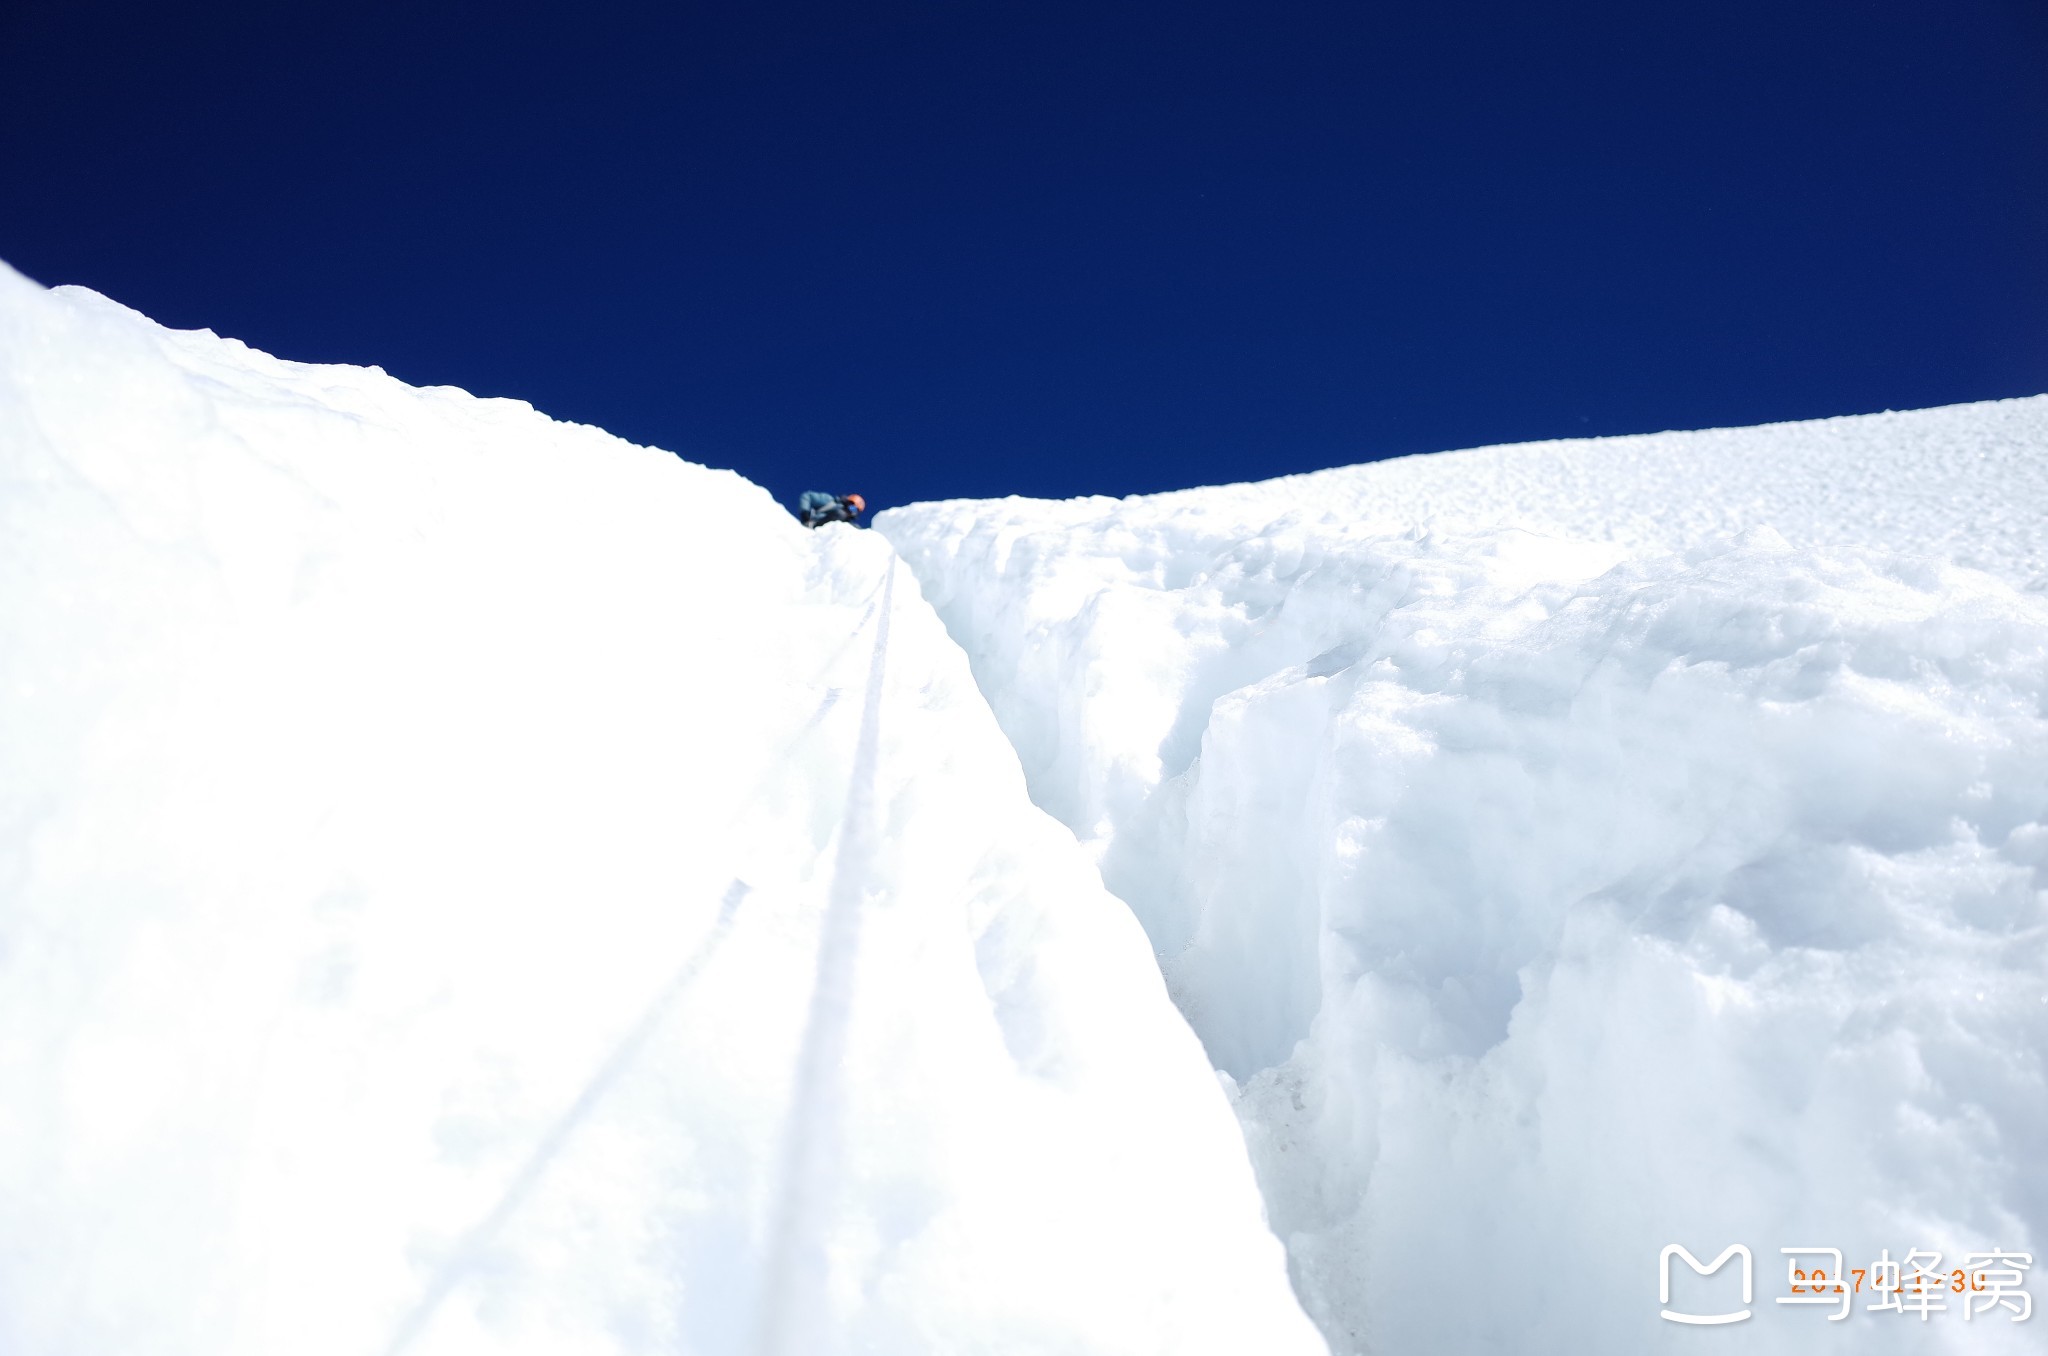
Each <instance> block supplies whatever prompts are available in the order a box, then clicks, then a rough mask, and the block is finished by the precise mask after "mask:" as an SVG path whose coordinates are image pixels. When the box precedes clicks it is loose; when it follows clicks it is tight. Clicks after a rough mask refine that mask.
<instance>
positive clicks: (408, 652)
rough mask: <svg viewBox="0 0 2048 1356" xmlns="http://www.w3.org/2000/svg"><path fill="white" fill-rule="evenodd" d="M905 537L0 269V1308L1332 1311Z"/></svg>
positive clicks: (954, 1323) (1085, 1339)
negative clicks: (824, 1069)
mask: <svg viewBox="0 0 2048 1356" xmlns="http://www.w3.org/2000/svg"><path fill="white" fill-rule="evenodd" d="M894 562H895V558H894V556H893V555H892V553H891V552H890V550H889V548H888V547H887V545H886V543H884V542H883V541H882V540H881V539H880V538H878V537H875V536H874V535H872V534H868V533H856V532H853V531H851V530H849V529H843V528H831V529H827V530H824V531H821V532H818V533H809V532H805V531H803V530H802V529H801V528H799V527H798V526H797V525H796V524H795V523H794V522H793V521H792V520H791V519H790V517H789V515H788V514H787V513H785V512H784V511H782V510H781V509H780V508H779V507H777V506H776V505H775V504H774V503H773V502H771V500H770V499H769V497H768V496H767V494H766V493H764V492H763V491H761V490H760V489H758V488H756V487H754V486H752V485H750V484H748V483H746V482H745V481H743V480H741V479H740V478H739V477H737V476H735V475H733V474H731V473H729V472H723V471H712V470H707V469H705V468H702V467H698V466H692V465H689V464H686V463H684V462H681V461H678V460H677V459H675V458H673V457H671V456H669V455H667V454H665V453H658V452H655V451H652V450H649V449H645V448H639V447H634V446H631V445H628V444H626V443H623V442H621V441H619V440H617V439H615V438H612V437H610V436H609V435H606V434H603V433H600V432H598V431H597V430H594V429H589V428H582V427H577V426H572V425H564V424H559V423H555V422H553V421H550V420H547V419H545V418H543V417H541V416H540V415H537V414H536V413H534V412H533V411H532V410H531V409H530V408H528V407H527V406H525V405H523V404H520V403H518V402H513V401H503V400H478V399H473V398H471V397H470V396H468V395H465V394H463V393H462V392H459V391H454V390H449V389H429V390H416V389H413V388H410V387H407V386H405V385H403V384H402V383H400V382H397V381H395V380H393V379H391V378H389V377H387V376H385V375H384V374H383V373H381V372H378V371H376V370H374V369H371V370H367V371H366V370H362V369H354V368H344V367H317V366H307V365H302V364H295V363H288V362H281V361H278V360H276V359H272V358H269V357H266V356H265V355H263V354H260V353H256V352H254V351H252V350H250V349H248V348H246V347H244V346H242V345H240V344H237V343H234V342H232V341H227V340H221V339H217V338H215V337H214V336H213V335H211V334H208V333H204V332H199V333H173V332H170V331H166V330H163V329H161V328H158V327H156V326H154V325H152V324H150V323H149V322H147V321H146V320H144V319H142V318H141V317H139V316H137V315H135V314H133V313H132V312H128V311H126V310H124V309H122V308H120V307H118V306H116V305H114V304H113V303H111V302H108V301H106V300H104V299H103V298H100V297H98V296H95V295H93V294H91V293H88V292H84V291H81V290H77V289H68V288H67V289H58V290H56V291H50V292H46V291H44V290H42V289H40V288H38V287H36V286H34V285H33V284H30V283H28V282H27V281H25V280H23V279H21V278H20V277H19V276H18V275H15V274H12V273H9V272H6V271H5V270H4V269H0V765H4V769H5V776H4V778H0V1108H4V1112H0V1351H9V1352H35V1353H38V1356H106V1353H110V1352H117V1351H118V1352H134V1353H163V1354H165V1356H171V1354H174V1353H190V1354H191V1356H235V1354H236V1353H248V1354H249V1356H274V1354H275V1353H279V1352H287V1351H289V1352H302V1353H308V1356H314V1354H315V1353H327V1352H332V1353H344V1352H346V1353H355V1354H357V1356H362V1354H365V1353H397V1352H409V1353H413V1352H416V1353H431V1352H506V1353H510V1352H563V1351H576V1352H581V1353H605V1352H620V1353H624V1352H654V1351H660V1352H688V1353H706V1354H707V1356H709V1354H712V1353H717V1354H719V1356H724V1354H725V1353H737V1352H754V1351H771V1350H778V1349H785V1350H786V1349H801V1350H804V1351H806V1352H814V1353H820V1354H821V1356H822V1354H825V1353H833V1352H853V1351H869V1352H892V1353H893V1352H904V1353H915V1352H932V1353H941V1352H943V1353H949V1354H950V1353H969V1352H987V1353H1004V1354H1005V1356H1009V1354H1010V1353H1030V1352H1045V1353H1053V1352H1059V1353H1074V1352H1086V1353H1181V1352H1190V1353H1215V1354H1216V1356H1239V1354H1240V1353H1243V1352H1248V1351H1260V1352H1278V1353H1302V1354H1303V1356H1307V1354H1308V1353H1313V1352H1317V1351H1320V1350H1322V1343H1321V1341H1320V1339H1319V1338H1318V1337H1317V1335H1316V1333H1315V1330H1314V1329H1313V1328H1312V1327H1311V1325H1310V1324H1309V1322H1308V1320H1307V1319H1306V1318H1305V1317H1304V1316H1303V1314H1302V1312H1301V1310H1300V1308H1299V1306H1298V1305H1297V1303H1296V1301H1295V1299H1294V1296H1293V1295H1292V1294H1291V1293H1290V1291H1289V1289H1288V1285H1287V1276H1286V1271H1285V1264H1284V1258H1283V1255H1282V1251H1281V1248H1280V1246H1279V1244H1278V1243H1277V1242H1276V1241H1275V1240H1274V1239H1273V1237H1272V1236H1271V1234H1270V1233H1269V1232H1268V1231H1267V1230H1266V1229H1265V1227H1264V1225H1263V1222H1262V1218H1261V1213H1260V1212H1261V1204H1260V1200H1259V1197H1258V1194H1257V1189H1256V1185H1255V1182H1254V1179H1253V1175H1252V1171H1251V1168H1250V1165H1249V1163H1248V1161H1247V1159H1246V1154H1245V1148H1244V1143H1243V1140H1242V1137H1241V1133H1240V1130H1239V1127H1238V1125H1237V1123H1236V1121H1235V1120H1234V1118H1233V1117H1232V1115H1231V1112H1230V1107H1229V1103H1228V1101H1227V1099H1226V1097H1225V1095H1224V1093H1223V1092H1222V1091H1221V1090H1220V1089H1219V1087H1218V1084H1217V1080H1216V1078H1215V1076H1214V1074H1213V1073H1212V1071H1211V1070H1210V1068H1209V1067H1208V1065H1207V1063H1206V1062H1205V1060H1204V1059H1203V1056H1202V1051H1201V1048H1200V1046H1199V1044H1198V1043H1197V1041H1196V1040H1195V1038H1194V1037H1193V1035H1192V1034H1191V1033H1190V1032H1189V1030H1188V1029H1187V1026H1186V1025H1185V1023H1184V1022H1183V1021H1182V1019H1181V1018H1180V1017H1179V1015H1178V1014H1176V1013H1175V1012H1174V1010H1173V1008H1172V1006H1171V1004H1170V1003H1169V1002H1168V1000H1167V995H1166V993H1165V990H1164V987H1163V985H1162V984H1161V983H1160V980H1159V977H1158V973H1157V970H1156V967H1155V965H1154V963H1153V961H1152V958H1151V955H1150V953H1149V949H1148V948H1147V945H1146V942H1145V938H1144V936H1143V934H1142V932H1141V931H1140V929H1139V928H1138V927H1137V925H1136V924H1135V923H1134V922H1132V920H1131V918H1130V916H1129V913H1128V911H1127V910H1126V909H1125V908H1124V907H1123V906H1122V905H1120V904H1119V903H1117V901H1116V900H1115V899H1114V898H1112V897H1111V896H1110V895H1108V894H1107V893H1106V892H1105V891H1104V890H1103V888H1102V886H1101V883H1100V880H1099V878H1098V877H1097V875H1096V873H1095V871H1094V869H1093V867H1092V866H1091V864H1090V863H1089V861H1088V860H1087V858H1086V856H1085V855H1084V854H1083V853H1082V852H1081V851H1080V849H1079V848H1078V847H1077V845H1076V844H1075V842H1074V840H1073V837H1072V835H1071V834H1070V833H1069V832H1068V831H1067V830H1065V829H1063V828H1061V827H1060V826H1059V825H1058V824H1056V823H1055V822H1054V821H1053V820H1051V819H1050V818H1048V817H1047V816H1045V815H1044V814H1043V813H1042V812H1040V811H1039V810H1037V809H1035V808H1033V807H1032V806H1031V805H1030V804H1029V802H1028V800H1027V798H1026V794H1025V790H1024V786H1023V781H1022V777H1021V775H1020V773H1019V770H1018V767H1017V762H1016V757H1015V755H1014V753H1013V752H1012V751H1011V750H1010V748H1009V746H1008V744H1007V743H1006V742H1005V740H1004V738H1003V736H1002V734H1001V732H1000V731H999V729H998V728H997V726H996V725H995V722H994V721H993V719H992V718H991V717H990V715H989V712H988V709H987V707H986V705H985V703H984V701H983V699H982V697H981V696H980V695H979V693H978V692H977V691H976V689H975V686H974V683H973V681H972V679H971V677H970V675H969V672H968V669H967V665H966V663H965V660H964V658H963V657H962V655H961V654H960V652H959V650H958V649H957V648H956V647H955V646H954V645H953V643H952V642H951V641H950V640H949V639H948V638H947V636H946V634H945V632H944V630H943V628H942V627H941V625H940V623H939V622H938V620H937V619H936V617H935V616H934V615H933V614H932V612H931V611H930V609H929V608H928V607H926V606H925V605H924V604H923V603H922V601H921V600H919V599H918V597H917V596H916V591H915V590H914V589H911V588H908V587H899V588H897V589H896V590H895V594H894V598H893V603H892V604H891V605H890V611H889V613H888V615H887V618H886V624H887V626H888V630H889V636H890V640H889V653H888V663H887V665H886V667H885V668H883V667H880V666H879V665H878V663H877V660H876V638H877V635H878V633H879V631H880V629H881V628H882V626H883V624H884V618H883V616H882V612H881V609H882V608H883V607H884V605H885V600H886V599H887V598H888V595H887V593H886V592H885V589H884V581H885V579H886V578H887V576H888V573H889V572H890V571H891V570H892V569H893V568H895V564H894ZM904 582H905V583H906V584H907V582H908V581H907V578H906V580H905V581H904ZM877 672H879V673H880V674H881V678H880V680H879V681H880V684H881V686H880V688H879V690H876V689H875V688H874V687H873V685H872V683H871V679H872V677H873V675H874V674H876V673H877ZM871 697H872V701H871ZM870 706H872V714H873V719H872V720H871V721H869V722H867V724H866V728H868V730H869V732H870V741H871V748H870V753H871V760H870V762H869V771H870V772H871V780H869V779H867V778H866V777H861V778H859V779H857V778H856V774H857V771H858V770H857V768H856V761H855V752H856V747H857V744H858V742H859V740H860V738H861V731H862V729H863V725H864V723H863V711H864V709H867V708H869V707H870ZM863 805H864V806H865V807H866V808H865V809H864V810H863V809H862V808H861V807H862V806H863ZM850 806H851V807H852V808H851V810H850V809H849V807H850ZM855 834H858V835H860V837H861V845H860V847H859V850H857V851H855V850H847V851H842V850H841V845H842V843H843V842H845V841H846V840H847V839H848V838H849V837H850V836H851V835H855ZM835 863H838V864H840V867H841V868H842V875H841V878H840V879H839V880H838V883H837V885H836V886H835ZM849 864H851V865H849ZM845 870H851V871H853V872H855V873H857V874H856V877H855V878H850V879H849V878H846V877H845V876H844V875H843V872H844V871H845ZM835 897H836V898H837V899H839V900H840V902H841V903H842V904H843V905H844V906H845V907H846V908H850V909H852V910H853V911H855V913H856V915H857V920H856V921H857V923H858V926H857V928H852V929H849V930H847V931H846V932H845V934H844V935H843V940H844V941H845V942H846V945H845V947H844V948H843V949H841V950H840V951H838V952H835V953H834V956H833V958H832V959H831V961H830V963H829V964H821V962H820V959H819V953H820V947H821V937H822V934H823V931H824V929H825V926H826V920H827V918H828V915H829V914H830V912H831V911H830V909H828V901H829V900H832V899H834V898H835ZM821 976H829V978H830V979H831V982H832V984H833V985H834V986H836V987H835V989H834V992H833V993H832V994H831V995H829V997H830V999H831V1001H830V1002H826V1001H823V1000H821V999H820V998H819V997H818V984H819V981H820V978H821ZM820 1014H822V1016H821V1015H820ZM821 1021H822V1022H824V1023H825V1024H826V1027H827V1029H826V1030H825V1031H824V1032H823V1034H822V1035H820V1036H819V1037H818V1038H817V1039H816V1040H815V1041H812V1042H811V1045H813V1046H815V1047H816V1048H817V1049H818V1050H819V1051H821V1053H819V1054H817V1055H815V1056H814V1062H821V1063H826V1064H829V1065H830V1066H831V1067H830V1069H829V1073H830V1074H831V1075H832V1076H831V1077H829V1078H821V1081H818V1082H817V1084H816V1086H815V1087H814V1089H813V1095H811V1096H810V1098H809V1100H808V1101H807V1102H805V1105H806V1106H808V1107H809V1108H810V1109H811V1111H812V1112H813V1113H815V1119H812V1118H810V1117H807V1118H806V1119H805V1120H804V1121H803V1122H802V1123H800V1124H794V1125H793V1124H792V1122H791V1115H790V1108H791V1107H792V1106H793V1105H794V1104H796V1102H797V1100H798V1098H799V1096H800V1095H801V1090H800V1089H799V1087H798V1086H797V1083H798V1077H797V1069H798V1065H799V1050H800V1049H802V1048H806V1043H807V1037H806V1029H807V1025H808V1026H811V1027H816V1026H817V1024H818V1023H819V1022H821ZM827 1122H829V1123H827ZM792 1165H798V1166H792ZM778 1219H779V1220H782V1221H784V1225H783V1226H782V1227H783V1228H784V1235H783V1236H782V1241H781V1242H773V1241H772V1240H773V1239H774V1238H775V1237H777V1236H776V1234H775V1229H776V1228H777V1225H776V1221H777V1220H778ZM789 1221H794V1223H793V1224H791V1223H789ZM771 1271H772V1272H773V1273H774V1274H773V1276H772V1278H771V1276H770V1275H769V1274H768V1273H770V1272H771ZM771 1294H772V1295H773V1296H775V1298H772V1299H771V1298H770V1295H771Z"/></svg>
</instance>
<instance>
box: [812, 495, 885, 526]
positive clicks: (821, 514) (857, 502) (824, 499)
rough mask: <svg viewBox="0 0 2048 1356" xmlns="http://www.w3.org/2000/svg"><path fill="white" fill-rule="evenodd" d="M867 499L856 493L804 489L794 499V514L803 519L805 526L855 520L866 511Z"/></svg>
mask: <svg viewBox="0 0 2048 1356" xmlns="http://www.w3.org/2000/svg"><path fill="white" fill-rule="evenodd" d="M867 507H868V501H867V500H865V499H863V498H861V497H860V496H859V495H857V494H826V493H825V492H824V491H823V490H805V491H804V492H803V495H802V497H800V498H799V499H798V500H797V501H796V516H797V517H798V518H801V519H802V520H803V524H804V526H805V527H819V526H822V525H823V524H825V523H851V522H855V521H856V520H857V519H858V518H859V517H860V515H861V514H863V513H865V512H867Z"/></svg>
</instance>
